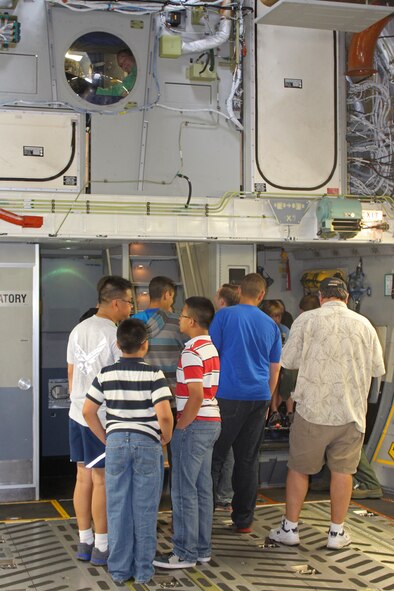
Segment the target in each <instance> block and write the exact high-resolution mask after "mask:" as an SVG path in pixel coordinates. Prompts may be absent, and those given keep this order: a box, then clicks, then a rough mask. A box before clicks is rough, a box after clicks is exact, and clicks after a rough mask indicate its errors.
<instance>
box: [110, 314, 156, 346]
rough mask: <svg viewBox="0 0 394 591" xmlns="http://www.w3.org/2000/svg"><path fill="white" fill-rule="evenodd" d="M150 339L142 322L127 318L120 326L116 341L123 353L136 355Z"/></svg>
mask: <svg viewBox="0 0 394 591" xmlns="http://www.w3.org/2000/svg"><path fill="white" fill-rule="evenodd" d="M147 338H148V331H147V330H146V326H145V324H144V323H143V322H142V320H137V319H136V318H126V320H123V322H121V323H120V324H119V326H118V330H117V331H116V339H117V341H118V344H119V347H120V350H121V351H123V353H136V352H137V351H138V349H140V348H141V345H143V344H144V343H145V341H146V340H147Z"/></svg>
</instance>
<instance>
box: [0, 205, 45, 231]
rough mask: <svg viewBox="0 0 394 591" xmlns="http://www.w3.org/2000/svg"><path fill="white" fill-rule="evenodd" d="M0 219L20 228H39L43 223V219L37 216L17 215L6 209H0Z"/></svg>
mask: <svg viewBox="0 0 394 591" xmlns="http://www.w3.org/2000/svg"><path fill="white" fill-rule="evenodd" d="M0 219H1V220H4V221H5V222H9V223H10V224H15V225H16V226H22V228H41V226H42V224H43V223H44V219H43V218H42V217H40V216H38V215H17V214H16V213H12V211H7V210H6V209H0Z"/></svg>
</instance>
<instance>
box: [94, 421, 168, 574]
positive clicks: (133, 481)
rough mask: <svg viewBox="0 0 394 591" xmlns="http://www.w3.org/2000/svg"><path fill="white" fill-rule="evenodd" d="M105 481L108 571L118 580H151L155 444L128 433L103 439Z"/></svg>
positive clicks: (157, 478)
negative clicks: (104, 442)
mask: <svg viewBox="0 0 394 591" xmlns="http://www.w3.org/2000/svg"><path fill="white" fill-rule="evenodd" d="M105 479H106V491H107V517H108V546H109V557H108V570H109V572H110V574H111V576H112V577H113V578H114V579H116V580H119V581H125V580H127V579H130V578H131V577H134V579H135V581H136V582H137V583H145V582H147V581H149V579H150V578H151V577H152V575H153V573H154V567H153V565H152V561H153V559H154V557H155V553H156V524H157V512H158V509H159V502H160V495H161V490H162V486H163V453H162V447H161V445H160V443H159V442H158V441H154V440H153V439H151V438H150V437H148V436H146V435H140V434H138V433H131V432H124V433H121V432H117V433H111V434H110V435H109V436H108V438H107V446H106V458H105Z"/></svg>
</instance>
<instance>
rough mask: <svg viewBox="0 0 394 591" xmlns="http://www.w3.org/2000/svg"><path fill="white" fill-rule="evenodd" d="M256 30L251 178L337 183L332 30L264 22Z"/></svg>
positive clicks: (303, 186)
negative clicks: (253, 153) (254, 115)
mask: <svg viewBox="0 0 394 591" xmlns="http://www.w3.org/2000/svg"><path fill="white" fill-rule="evenodd" d="M256 35H257V44H256V46H257V51H256V80H257V88H256V171H255V173H256V174H255V182H265V183H266V185H267V191H270V190H271V187H272V188H276V189H279V190H280V189H283V190H284V189H286V190H295V191H297V190H316V189H318V188H321V187H324V188H325V187H326V186H329V187H338V186H339V177H338V174H337V171H336V158H337V141H338V136H337V131H336V93H337V89H336V83H335V68H336V58H335V53H334V49H335V38H334V36H333V33H332V32H331V31H320V30H309V29H297V28H283V27H275V26H269V25H264V26H259V27H257V30H256ZM333 171H335V172H334V175H333ZM330 179H331V180H330Z"/></svg>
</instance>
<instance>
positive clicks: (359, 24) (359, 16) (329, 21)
mask: <svg viewBox="0 0 394 591" xmlns="http://www.w3.org/2000/svg"><path fill="white" fill-rule="evenodd" d="M391 14H394V6H375V5H371V4H368V5H367V4H351V3H348V2H329V1H325V0H278V2H277V3H276V4H274V5H273V6H272V7H271V8H266V9H265V10H264V13H263V14H261V15H260V16H258V17H257V18H256V19H255V23H256V24H262V25H281V26H284V27H300V28H305V29H326V30H330V31H346V32H350V33H359V32H360V31H363V30H364V29H367V28H368V27H370V26H371V25H373V24H375V23H376V22H378V21H379V20H381V19H383V18H385V17H386V16H389V15H391Z"/></svg>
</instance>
